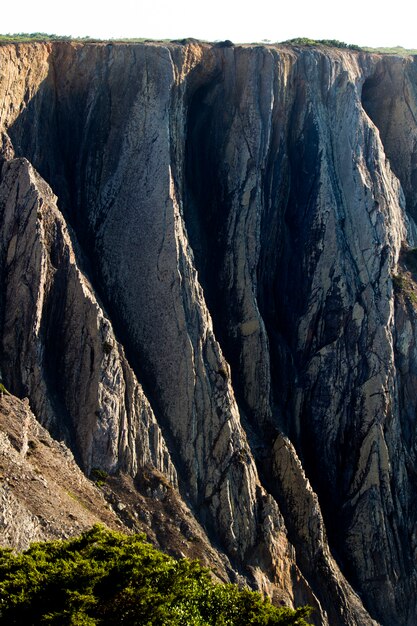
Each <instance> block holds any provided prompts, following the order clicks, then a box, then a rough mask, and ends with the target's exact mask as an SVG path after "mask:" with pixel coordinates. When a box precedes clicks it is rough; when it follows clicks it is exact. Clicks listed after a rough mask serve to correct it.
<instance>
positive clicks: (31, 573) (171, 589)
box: [0, 526, 310, 626]
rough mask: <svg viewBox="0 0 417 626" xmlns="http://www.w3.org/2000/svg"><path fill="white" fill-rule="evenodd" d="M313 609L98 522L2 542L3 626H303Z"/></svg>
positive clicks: (0, 615)
mask: <svg viewBox="0 0 417 626" xmlns="http://www.w3.org/2000/svg"><path fill="white" fill-rule="evenodd" d="M309 613H310V609H308V608H307V607H304V608H301V609H297V610H296V611H293V610H291V609H289V608H286V607H284V608H276V607H274V606H272V604H271V603H270V601H269V600H264V599H263V598H262V597H261V596H260V595H259V594H258V593H255V592H252V591H249V590H247V589H243V590H241V589H239V588H238V587H237V586H236V585H222V584H216V583H214V582H213V581H212V578H211V576H210V573H209V572H208V570H206V569H204V568H202V567H201V566H200V565H199V564H198V563H197V562H195V561H189V560H187V559H182V560H179V561H177V560H176V559H174V558H171V557H169V556H167V555H165V554H163V553H162V552H159V551H158V550H156V549H155V548H153V547H152V546H151V545H150V544H149V543H147V542H146V541H144V537H143V536H142V535H133V536H126V535H122V534H120V533H116V532H112V531H110V530H107V529H104V528H102V527H100V526H95V527H94V528H92V529H91V530H90V531H88V532H85V533H83V534H82V535H81V536H80V537H77V538H75V539H71V540H69V541H50V542H45V543H35V544H33V545H32V546H31V547H30V548H29V550H27V551H26V552H24V553H22V554H14V553H13V552H12V551H10V550H8V549H2V548H0V623H1V624H4V625H6V624H7V625H10V626H12V625H19V626H31V625H33V626H35V625H38V624H45V625H56V626H58V625H59V626H65V625H73V626H96V625H99V624H102V625H109V626H110V625H113V624H114V625H116V624H122V625H129V626H133V625H141V624H143V625H146V626H171V625H172V626H212V625H213V626H249V625H254V626H255V625H256V626H258V625H259V626H261V625H262V626H272V625H275V624H280V625H284V624H285V625H300V626H301V625H306V624H307V622H306V621H305V620H304V618H305V617H307V616H308V615H309Z"/></svg>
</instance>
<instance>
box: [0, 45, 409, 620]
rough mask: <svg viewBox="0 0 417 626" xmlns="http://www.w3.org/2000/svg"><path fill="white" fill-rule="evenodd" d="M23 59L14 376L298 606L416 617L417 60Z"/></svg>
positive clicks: (136, 52) (75, 52) (9, 226)
mask: <svg viewBox="0 0 417 626" xmlns="http://www.w3.org/2000/svg"><path fill="white" fill-rule="evenodd" d="M0 71H1V75H0V97H1V100H2V103H3V104H2V109H1V117H0V124H1V129H0V130H1V131H2V133H3V134H2V145H3V152H2V154H3V165H2V170H1V180H0V211H1V216H0V220H1V225H2V227H1V242H0V279H1V300H0V312H1V343H2V354H1V362H0V368H1V371H2V374H3V378H4V380H5V383H6V385H8V386H9V387H10V389H11V390H12V391H13V392H14V393H16V394H18V395H20V396H24V395H26V396H28V398H29V400H30V403H31V407H32V409H33V410H34V412H35V414H36V416H37V418H38V419H39V420H40V421H41V423H43V424H45V425H47V426H48V428H49V429H50V430H51V432H53V433H54V434H55V435H56V436H59V437H64V438H65V440H66V441H67V443H68V444H69V445H70V446H71V448H72V450H73V452H74V454H75V457H76V458H77V460H78V462H79V463H80V465H81V467H82V468H83V469H84V471H85V472H87V473H89V472H90V471H91V470H92V469H93V468H97V467H98V468H102V469H105V470H106V471H108V472H110V473H113V474H117V473H119V472H123V473H127V474H129V475H130V476H132V477H133V478H135V479H136V480H137V482H138V483H140V480H139V478H140V476H141V475H143V474H144V473H146V472H147V471H149V470H151V471H152V472H156V474H155V475H160V476H161V477H165V479H166V480H167V481H168V483H169V484H170V485H171V488H172V489H174V490H177V488H178V489H179V491H180V493H181V494H182V497H183V498H184V500H185V502H186V503H187V505H188V506H189V507H190V509H191V510H192V511H193V513H194V514H195V515H196V517H197V518H198V520H199V522H200V523H201V524H202V525H203V526H204V528H205V531H206V532H207V534H208V536H209V538H210V539H211V541H212V542H214V544H215V545H216V547H218V548H220V549H221V550H222V551H223V553H224V555H225V557H224V558H226V559H229V563H230V570H234V571H235V572H238V573H239V574H244V575H245V576H246V577H247V579H248V580H250V581H251V583H252V584H256V585H257V586H258V587H259V588H261V589H262V590H264V591H267V592H268V593H270V594H271V595H272V596H273V597H274V598H275V601H282V602H288V603H292V604H297V603H300V602H306V601H309V602H311V603H312V604H313V605H314V606H315V608H316V613H315V621H316V622H317V623H322V624H327V623H329V624H332V625H333V624H352V625H353V624H358V625H359V624H361V625H362V624H372V623H377V622H378V623H381V624H384V625H386V626H390V625H394V624H395V625H400V624H403V625H404V626H405V625H406V626H411V625H412V624H413V623H414V622H415V615H416V614H417V606H416V604H415V602H416V600H415V598H416V597H417V594H416V585H417V582H416V550H417V548H416V537H415V523H416V519H415V517H416V513H415V511H414V509H413V501H414V498H415V495H416V482H415V471H414V469H413V468H414V466H415V465H416V458H415V457H416V446H415V434H414V433H415V415H416V409H417V407H416V406H415V405H416V401H415V399H414V396H415V395H416V394H415V393H414V392H415V388H416V377H415V372H416V371H417V368H416V358H417V357H416V353H415V345H416V343H415V340H414V334H415V320H416V313H415V304H414V299H415V298H417V296H414V273H413V272H414V270H413V264H412V261H413V258H414V257H413V250H412V246H413V244H414V234H413V233H414V231H415V225H414V217H415V214H416V209H415V206H416V200H415V191H416V182H415V152H416V145H417V140H416V137H417V124H416V115H415V113H416V111H417V83H416V70H415V62H414V60H413V59H412V58H408V59H399V58H397V57H389V56H388V57H382V56H378V55H370V54H366V53H359V52H351V51H340V50H329V49H311V48H308V49H302V48H300V49H297V48H288V47H281V48H279V47H261V46H256V47H254V46H237V47H233V46H224V47H221V46H211V45H208V44H197V43H194V42H191V43H187V42H184V43H182V44H166V45H163V44H149V45H123V44H107V45H106V44H94V45H93V44H91V45H83V44H70V43H64V44H62V43H61V44H48V45H43V44H33V45H16V46H12V45H10V46H2V47H1V48H0ZM399 85H401V90H398V89H397V87H398V86H399ZM387 104H389V109H388V107H387V106H386V105H387ZM388 110H389V113H388ZM51 189H52V190H53V191H52V190H51ZM54 194H55V195H54ZM416 267H417V264H416Z"/></svg>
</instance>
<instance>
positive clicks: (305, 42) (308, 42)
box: [282, 37, 363, 50]
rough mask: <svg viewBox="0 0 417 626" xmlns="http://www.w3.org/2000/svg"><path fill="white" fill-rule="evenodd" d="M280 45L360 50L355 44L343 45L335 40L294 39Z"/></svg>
mask: <svg viewBox="0 0 417 626" xmlns="http://www.w3.org/2000/svg"><path fill="white" fill-rule="evenodd" d="M282 43H285V44H290V45H291V46H326V47H328V48H342V49H344V50H362V49H363V48H361V47H360V46H357V45H355V44H349V43H345V42H344V41H338V40H337V39H317V40H315V39H309V38H308V37H296V38H295V39H288V40H287V41H283V42H282Z"/></svg>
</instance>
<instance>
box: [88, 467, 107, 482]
mask: <svg viewBox="0 0 417 626" xmlns="http://www.w3.org/2000/svg"><path fill="white" fill-rule="evenodd" d="M108 477H109V475H108V473H107V472H106V471H105V470H102V469H100V468H98V467H93V469H92V470H91V475H90V478H91V480H92V481H94V482H95V483H96V485H97V487H102V486H103V485H104V483H105V482H106V480H107V478H108Z"/></svg>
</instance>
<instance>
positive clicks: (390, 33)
mask: <svg viewBox="0 0 417 626" xmlns="http://www.w3.org/2000/svg"><path fill="white" fill-rule="evenodd" d="M416 18H417V3H415V2H413V1H412V0H396V1H395V2H392V0H391V2H388V1H387V0H345V1H344V2H338V0H333V1H331V0H316V1H315V0H310V1H308V0H284V2H282V1H281V0H248V1H246V2H245V1H244V0H240V1H239V2H237V1H236V0H232V1H228V0H206V1H205V2H203V3H199V2H198V1H196V0H194V1H192V0H111V1H108V0H101V2H100V1H98V0H92V1H89V0H69V1H68V0H67V2H57V1H56V0H55V1H54V2H52V0H18V1H14V0H3V2H2V6H1V9H0V33H3V34H5V33H15V32H37V31H39V32H47V33H55V34H59V35H72V36H74V37H75V36H84V35H89V36H90V37H99V38H102V39H105V38H112V37H115V38H117V37H148V38H150V39H177V38H183V37H195V38H200V39H207V40H209V41H215V40H222V39H231V40H232V41H233V42H235V43H240V42H254V41H258V42H260V41H262V40H263V39H269V40H271V41H283V40H285V39H291V38H293V37H310V38H311V39H339V40H340V41H345V42H346V43H354V44H358V45H363V46H366V45H368V46H375V47H376V46H397V45H401V46H403V47H405V48H417V27H416Z"/></svg>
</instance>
